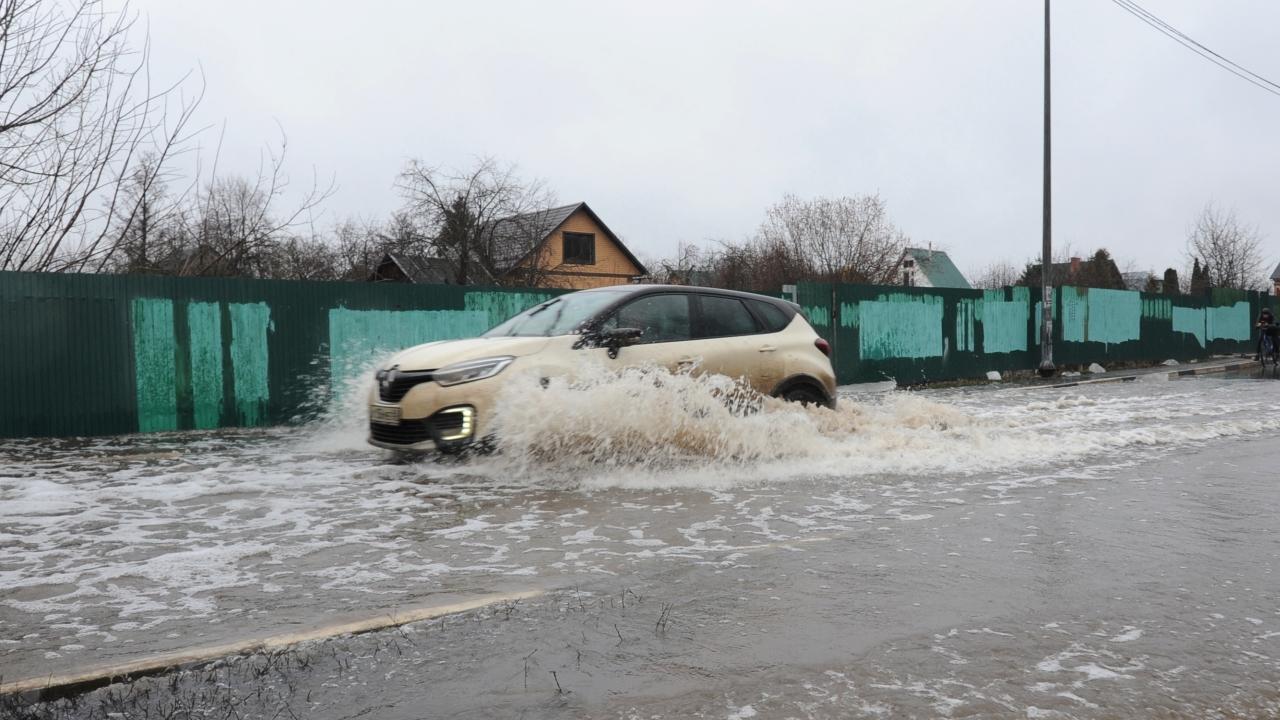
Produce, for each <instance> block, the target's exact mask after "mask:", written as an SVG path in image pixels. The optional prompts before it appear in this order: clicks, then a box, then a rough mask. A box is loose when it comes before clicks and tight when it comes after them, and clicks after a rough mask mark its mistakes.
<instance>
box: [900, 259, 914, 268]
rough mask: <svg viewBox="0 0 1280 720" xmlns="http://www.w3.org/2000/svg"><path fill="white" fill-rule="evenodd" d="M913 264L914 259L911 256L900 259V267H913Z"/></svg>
mask: <svg viewBox="0 0 1280 720" xmlns="http://www.w3.org/2000/svg"><path fill="white" fill-rule="evenodd" d="M915 265H916V261H915V260H913V259H911V258H907V259H906V260H903V261H902V267H904V268H909V267H915Z"/></svg>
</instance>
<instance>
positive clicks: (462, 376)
mask: <svg viewBox="0 0 1280 720" xmlns="http://www.w3.org/2000/svg"><path fill="white" fill-rule="evenodd" d="M512 360H515V358H514V357H511V356H509V355H504V356H502V357H491V358H482V359H480V360H468V361H466V362H460V363H454V364H453V365H449V366H447V367H442V368H440V369H439V370H437V371H435V372H434V373H432V375H431V377H432V379H433V380H435V381H436V382H437V383H440V384H441V385H443V386H445V387H448V386H450V385H461V384H462V383H469V382H475V381H476V380H484V379H485V378H491V377H493V376H494V375H497V374H498V373H500V372H502V371H503V370H506V369H507V366H508V365H510V364H511V361H512Z"/></svg>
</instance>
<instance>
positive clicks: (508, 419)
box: [477, 368, 1280, 488]
mask: <svg viewBox="0 0 1280 720" xmlns="http://www.w3.org/2000/svg"><path fill="white" fill-rule="evenodd" d="M1187 394H1194V392H1192V393H1185V394H1184V393H1169V392H1167V391H1166V390H1164V389H1163V388H1161V389H1156V388H1152V389H1151V390H1150V391H1148V392H1147V393H1146V394H1145V395H1144V396H1141V397H1135V396H1134V394H1133V393H1126V394H1121V395H1119V396H1116V397H1101V398H1099V397H1085V396H1080V395H1076V396H1060V397H1056V398H1051V399H1039V398H1034V399H1032V398H1029V397H1028V396H1026V395H1024V394H1014V393H998V392H991V391H984V392H980V393H953V394H951V395H946V394H942V395H934V396H932V397H930V396H925V395H922V394H919V393H907V392H900V393H888V394H882V395H878V396H871V397H860V398H858V399H857V400H852V399H849V398H845V399H843V400H842V401H841V402H840V403H839V405H838V407H837V409H836V410H834V411H833V410H828V409H825V408H804V407H801V406H799V405H796V404H792V403H784V402H782V401H780V400H777V399H774V398H768V397H762V396H759V395H756V394H754V393H751V392H750V391H749V390H746V389H744V388H742V387H740V386H737V385H735V384H734V383H733V382H731V381H730V380H728V379H727V378H724V377H722V376H695V375H691V374H687V373H674V374H673V373H670V372H667V371H665V370H663V369H659V368H632V369H627V370H623V371H621V372H617V373H615V372H609V371H606V370H603V369H595V370H591V371H588V372H585V373H584V374H582V375H580V376H578V377H577V378H575V379H574V380H573V381H567V380H553V381H551V382H550V384H549V385H546V386H545V387H544V386H543V385H542V384H540V383H539V382H538V381H537V378H532V377H529V378H512V379H511V380H510V381H509V382H508V383H507V385H506V386H505V387H504V390H503V392H502V393H501V395H500V397H499V400H498V404H497V413H496V418H495V424H494V427H493V429H494V431H495V432H496V433H497V435H498V437H499V438H500V447H501V452H500V455H499V456H498V457H497V458H494V459H490V460H484V461H480V462H479V463H478V464H477V469H478V470H481V471H483V472H486V473H489V472H498V473H501V474H502V476H503V477H521V478H527V479H528V480H530V481H533V482H558V483H565V482H568V483H581V484H584V485H586V486H590V487H631V488H656V487H726V486H733V485H738V484H743V483H758V482H761V481H769V482H773V481H778V480H788V479H797V478H811V477H826V476H840V477H871V476H895V477H901V476H903V475H908V476H921V475H926V476H942V475H959V476H968V475H972V474H975V473H988V472H993V471H994V472H1001V471H1010V470H1014V469H1022V470H1025V469H1028V468H1035V467H1044V466H1046V465H1054V464H1063V463H1071V462H1074V461H1078V460H1081V459H1084V458H1087V457H1091V456H1096V455H1099V454H1102V453H1115V452H1117V451H1121V452H1138V451H1140V450H1141V449H1143V448H1153V447H1168V446H1175V445H1178V444H1181V443H1187V442H1200V441H1205V440H1211V439H1214V438H1219V437H1232V436H1237V435H1246V434H1251V433H1258V432H1271V431H1274V430H1277V429H1280V419H1277V418H1276V417H1274V416H1273V415H1271V414H1270V413H1265V412H1257V413H1252V412H1250V410H1251V409H1252V408H1253V407H1254V406H1256V405H1257V402H1256V401H1254V400H1251V399H1248V398H1242V399H1239V400H1238V401H1236V402H1228V403H1222V402H1221V401H1219V402H1216V403H1213V404H1205V403H1199V402H1194V401H1192V402H1188V400H1189V398H1188V397H1187Z"/></svg>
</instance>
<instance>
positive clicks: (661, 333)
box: [601, 293, 693, 343]
mask: <svg viewBox="0 0 1280 720" xmlns="http://www.w3.org/2000/svg"><path fill="white" fill-rule="evenodd" d="M614 328H640V330H641V331H642V332H643V333H644V334H643V335H641V336H640V341H639V342H640V343H660V342H680V341H681V340H691V339H692V338H693V333H692V331H691V328H690V322H689V296H688V295H685V294H683V293H667V294H663V295H646V296H644V297H642V298H638V299H636V300H633V301H631V302H629V303H627V304H626V305H623V306H622V307H620V308H618V309H617V310H616V311H614V313H613V315H611V316H610V317H609V319H607V320H605V321H604V323H603V324H602V325H601V329H603V330H612V329H614Z"/></svg>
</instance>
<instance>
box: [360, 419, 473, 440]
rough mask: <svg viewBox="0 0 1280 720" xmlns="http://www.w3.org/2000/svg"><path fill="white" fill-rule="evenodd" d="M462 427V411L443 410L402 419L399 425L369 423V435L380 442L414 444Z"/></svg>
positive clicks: (447, 433) (453, 431)
mask: <svg viewBox="0 0 1280 720" xmlns="http://www.w3.org/2000/svg"><path fill="white" fill-rule="evenodd" d="M461 427H462V413H460V412H448V411H442V412H438V413H436V414H435V415H432V416H431V417H429V418H422V419H419V420H401V421H400V424H399V425H384V424H382V423H375V422H371V423H369V435H370V436H371V437H372V438H373V439H374V440H377V441H378V442H384V443H391V444H393V445H413V444H414V443H420V442H424V441H427V440H431V439H433V438H434V437H435V436H436V435H449V434H451V433H455V432H457V431H458V430H459V429H460V428H461Z"/></svg>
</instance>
